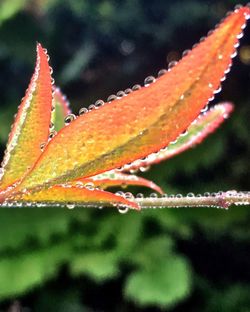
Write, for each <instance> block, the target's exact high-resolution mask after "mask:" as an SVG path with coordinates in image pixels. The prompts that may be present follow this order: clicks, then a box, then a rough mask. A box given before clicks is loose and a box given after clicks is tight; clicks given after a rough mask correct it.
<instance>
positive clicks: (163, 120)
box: [19, 7, 250, 190]
mask: <svg viewBox="0 0 250 312" xmlns="http://www.w3.org/2000/svg"><path fill="white" fill-rule="evenodd" d="M249 14H250V9H249V8H247V7H243V8H241V9H237V10H235V11H234V12H233V13H232V14H231V15H230V16H228V17H227V18H226V19H225V20H224V22H223V23H221V24H220V25H219V27H218V28H216V29H215V31H214V32H213V33H212V34H211V35H210V36H208V37H207V38H206V40H204V41H203V42H201V43H200V44H199V45H198V46H197V47H195V48H193V50H192V51H191V52H190V53H189V54H188V55H187V56H185V57H183V59H182V60H181V61H180V62H179V63H178V65H176V66H175V67H174V68H172V69H171V70H170V71H169V72H168V73H166V74H165V75H163V76H162V77H160V78H158V79H157V81H156V82H155V83H152V84H151V85H149V86H146V87H143V88H141V89H140V90H138V91H135V92H132V93H130V94H129V95H127V96H124V97H122V98H121V99H118V100H114V101H112V102H111V103H108V104H106V105H104V106H102V107H100V108H99V109H96V110H92V111H90V112H88V113H86V114H84V115H83V116H79V117H78V118H77V119H76V120H74V121H72V123H71V124H70V125H69V126H67V127H65V128H63V129H62V130H61V131H59V133H58V134H57V135H56V136H55V137H54V138H53V139H52V140H51V141H50V142H49V144H48V145H47V147H46V149H45V151H44V153H43V154H42V155H41V157H40V158H39V160H38V161H37V163H36V165H35V166H34V168H33V169H32V170H31V171H30V172H29V173H28V174H27V176H26V178H25V179H24V181H23V182H22V184H21V186H20V187H19V190H20V189H23V188H28V189H30V188H36V187H44V184H47V185H53V184H56V183H64V182H65V181H70V180H73V179H76V178H79V177H89V176H94V175H97V174H99V173H102V172H104V171H108V170H111V169H113V168H117V167H120V166H123V165H125V164H126V163H128V162H132V161H135V160H136V159H139V158H142V157H145V156H147V155H149V154H151V153H153V152H157V151H159V150H160V149H161V148H163V147H165V146H167V145H168V144H169V143H170V142H171V141H173V140H175V139H176V138H177V137H178V136H179V135H180V134H181V133H182V132H183V131H185V130H186V129H187V128H188V126H189V125H190V123H191V122H192V121H193V120H195V119H196V118H197V116H198V115H199V113H200V110H201V109H202V108H203V107H204V106H205V105H206V104H207V102H208V100H209V99H210V98H211V97H212V96H213V94H214V93H215V92H216V90H218V88H219V86H220V81H221V79H223V77H224V75H225V72H226V71H227V70H228V68H229V67H230V65H231V63H232V61H231V57H232V56H233V54H235V46H236V45H237V44H238V39H237V37H240V36H241V33H242V28H243V26H244V24H245V22H246V19H247V18H248V17H249Z"/></svg>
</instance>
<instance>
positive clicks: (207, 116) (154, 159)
mask: <svg viewBox="0 0 250 312" xmlns="http://www.w3.org/2000/svg"><path fill="white" fill-rule="evenodd" d="M232 110H233V104H231V103H221V104H218V105H216V106H214V107H212V108H210V109H209V110H208V111H206V112H205V113H203V114H201V115H199V117H198V118H197V119H196V120H195V121H194V122H193V123H192V124H191V125H190V126H189V127H188V129H187V131H186V132H185V133H184V135H180V136H179V137H178V139H177V141H176V142H173V143H171V144H169V145H168V146H167V147H166V148H165V149H162V150H160V151H159V152H158V153H154V154H151V155H149V156H148V157H147V158H146V159H144V160H137V161H135V162H134V163H132V164H129V165H126V166H125V170H136V169H138V168H140V167H148V166H150V165H152V164H157V163H159V162H161V161H163V160H167V159H169V158H171V157H173V156H176V155H177V154H180V153H182V152H184V151H186V150H187V149H190V148H192V147H194V146H195V145H197V144H200V143H201V142H202V141H203V140H204V139H205V138H206V137H207V136H208V135H209V134H211V133H212V132H214V131H215V130H216V129H217V128H218V127H219V126H220V124H221V123H222V122H223V121H224V120H225V119H226V118H228V116H229V115H230V113H231V112H232Z"/></svg>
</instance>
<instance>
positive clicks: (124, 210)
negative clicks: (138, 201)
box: [117, 205, 129, 214]
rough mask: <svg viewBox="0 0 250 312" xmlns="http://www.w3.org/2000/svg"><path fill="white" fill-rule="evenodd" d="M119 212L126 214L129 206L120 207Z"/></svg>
mask: <svg viewBox="0 0 250 312" xmlns="http://www.w3.org/2000/svg"><path fill="white" fill-rule="evenodd" d="M117 208H118V212H119V213H121V214H125V213H127V212H128V211H129V207H128V206H124V205H119V206H118V207H117Z"/></svg>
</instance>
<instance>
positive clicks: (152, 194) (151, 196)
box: [149, 193, 158, 198]
mask: <svg viewBox="0 0 250 312" xmlns="http://www.w3.org/2000/svg"><path fill="white" fill-rule="evenodd" d="M149 197H150V198H157V197H158V195H157V194H156V193H151V194H150V195H149Z"/></svg>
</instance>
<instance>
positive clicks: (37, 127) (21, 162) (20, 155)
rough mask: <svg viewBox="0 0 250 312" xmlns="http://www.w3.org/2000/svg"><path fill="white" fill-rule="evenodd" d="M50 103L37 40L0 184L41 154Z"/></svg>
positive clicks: (48, 77) (11, 180) (10, 180)
mask: <svg viewBox="0 0 250 312" xmlns="http://www.w3.org/2000/svg"><path fill="white" fill-rule="evenodd" d="M51 107H52V91H51V75H50V67H49V64H48V56H47V54H46V52H45V51H44V49H43V48H42V46H41V45H40V44H38V45H37V60H36V68H35V72H34V74H33V77H32V79H31V82H30V84H29V87H28V89H27V91H26V94H25V97H24V98H23V100H22V103H21V105H20V107H19V109H18V113H17V115H16V118H15V122H14V125H13V127H12V130H11V133H10V136H9V141H8V144H7V148H6V152H5V156H4V160H3V163H2V167H3V173H2V180H1V184H0V187H1V188H5V187H7V186H9V185H11V184H13V183H14V182H16V181H18V180H20V179H21V178H22V177H23V176H24V174H25V173H26V172H27V171H28V170H29V169H30V168H31V167H32V166H33V165H34V163H35V161H36V160H37V158H38V157H39V156H40V155H41V153H42V151H41V148H40V146H41V143H43V142H47V140H48V135H49V124H50V117H51Z"/></svg>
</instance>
